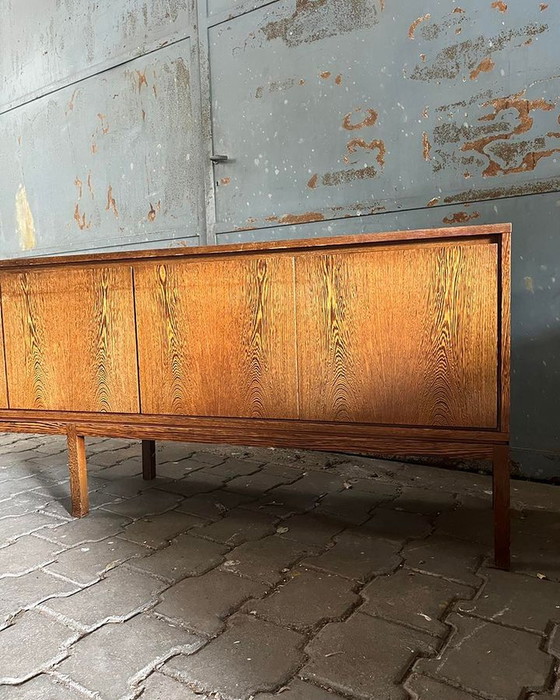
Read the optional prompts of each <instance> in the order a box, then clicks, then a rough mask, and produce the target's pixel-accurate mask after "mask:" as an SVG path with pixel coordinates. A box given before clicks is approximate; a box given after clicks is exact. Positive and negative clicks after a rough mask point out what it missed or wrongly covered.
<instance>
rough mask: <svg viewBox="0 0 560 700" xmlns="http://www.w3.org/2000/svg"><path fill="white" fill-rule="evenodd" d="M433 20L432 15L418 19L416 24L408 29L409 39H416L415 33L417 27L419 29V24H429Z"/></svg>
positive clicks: (428, 14)
mask: <svg viewBox="0 0 560 700" xmlns="http://www.w3.org/2000/svg"><path fill="white" fill-rule="evenodd" d="M430 18H431V15H430V13H427V14H425V15H424V16H422V17H418V19H415V20H414V22H413V23H412V24H411V25H410V27H409V29H408V38H409V39H414V32H415V31H416V27H418V25H419V24H421V23H422V22H427V21H428V20H429V19H430Z"/></svg>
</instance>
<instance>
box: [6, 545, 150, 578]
mask: <svg viewBox="0 0 560 700" xmlns="http://www.w3.org/2000/svg"><path fill="white" fill-rule="evenodd" d="M18 541H19V540H18ZM0 553H1V550H0ZM149 553H150V550H149V549H147V548H146V547H142V546H141V545H138V544H134V543H133V542H127V541H126V540H123V539H121V538H119V537H109V538H107V539H105V540H101V542H90V543H88V544H82V545H78V546H77V547H72V548H71V549H68V550H66V551H64V552H62V553H61V554H58V555H57V556H56V561H54V562H53V563H52V564H49V565H48V566H46V567H45V570H46V571H49V572H52V573H55V574H58V575H59V576H65V577H66V578H68V579H71V580H72V581H76V582H77V583H79V584H81V585H84V586H85V585H88V584H90V583H93V582H94V581H96V580H97V579H98V578H99V577H100V576H101V575H102V574H104V573H106V572H107V571H109V570H110V569H113V568H115V567H116V566H118V565H119V564H122V563H123V562H125V561H128V560H129V559H132V558H133V557H144V556H146V555H148V554H149Z"/></svg>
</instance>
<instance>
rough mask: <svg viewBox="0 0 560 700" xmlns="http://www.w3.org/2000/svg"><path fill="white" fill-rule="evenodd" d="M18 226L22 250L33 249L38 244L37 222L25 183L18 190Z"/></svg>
mask: <svg viewBox="0 0 560 700" xmlns="http://www.w3.org/2000/svg"><path fill="white" fill-rule="evenodd" d="M16 226H17V230H18V237H19V247H20V248H21V250H33V248H35V246H36V245H37V239H36V237H35V222H34V220H33V213H32V211H31V207H30V206H29V200H28V199H27V191H26V189H25V186H24V185H20V186H19V187H18V191H17V192H16Z"/></svg>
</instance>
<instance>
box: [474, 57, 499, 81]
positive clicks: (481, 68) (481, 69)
mask: <svg viewBox="0 0 560 700" xmlns="http://www.w3.org/2000/svg"><path fill="white" fill-rule="evenodd" d="M495 67H496V64H495V63H494V61H493V60H492V59H491V58H490V56H487V57H486V58H484V59H482V61H481V62H480V63H479V64H478V66H477V67H476V68H475V69H474V70H472V71H471V74H470V76H469V77H470V79H471V80H476V78H478V76H479V75H480V74H481V73H490V71H491V70H494V68H495Z"/></svg>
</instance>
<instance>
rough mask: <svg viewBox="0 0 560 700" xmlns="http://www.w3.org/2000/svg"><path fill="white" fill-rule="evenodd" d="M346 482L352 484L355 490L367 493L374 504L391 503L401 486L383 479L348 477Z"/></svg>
mask: <svg viewBox="0 0 560 700" xmlns="http://www.w3.org/2000/svg"><path fill="white" fill-rule="evenodd" d="M345 483H346V484H350V485H351V487H352V490H353V491H358V492H362V493H367V494H368V497H369V498H370V499H371V501H370V502H371V503H372V505H381V504H382V503H383V504H386V503H391V502H392V501H393V500H394V499H395V498H397V496H398V494H399V491H400V488H401V487H400V486H399V484H396V483H394V482H391V481H384V480H383V479H371V478H370V479H363V478H348V479H347V480H346V481H345Z"/></svg>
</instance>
